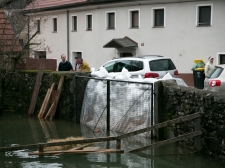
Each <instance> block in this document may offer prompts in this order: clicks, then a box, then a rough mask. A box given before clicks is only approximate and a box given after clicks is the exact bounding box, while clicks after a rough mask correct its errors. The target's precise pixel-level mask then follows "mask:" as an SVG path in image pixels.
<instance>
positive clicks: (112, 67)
mask: <svg viewBox="0 0 225 168" xmlns="http://www.w3.org/2000/svg"><path fill="white" fill-rule="evenodd" d="M114 65H115V62H110V63H108V64H106V65H104V68H105V69H106V70H107V71H108V72H114V71H113V69H114Z"/></svg>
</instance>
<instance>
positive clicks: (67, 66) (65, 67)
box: [58, 61, 73, 71]
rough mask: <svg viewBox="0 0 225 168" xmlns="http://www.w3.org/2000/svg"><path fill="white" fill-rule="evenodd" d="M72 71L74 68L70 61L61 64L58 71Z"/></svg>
mask: <svg viewBox="0 0 225 168" xmlns="http://www.w3.org/2000/svg"><path fill="white" fill-rule="evenodd" d="M70 70H73V66H72V65H71V63H70V62H69V61H66V62H64V63H63V62H60V63H59V67H58V71H70Z"/></svg>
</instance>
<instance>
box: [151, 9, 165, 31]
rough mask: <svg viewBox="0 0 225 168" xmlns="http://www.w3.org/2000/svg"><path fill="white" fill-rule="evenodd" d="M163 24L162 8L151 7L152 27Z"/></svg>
mask: <svg viewBox="0 0 225 168" xmlns="http://www.w3.org/2000/svg"><path fill="white" fill-rule="evenodd" d="M162 26H164V8H163V9H162V8H161V9H153V27H162Z"/></svg>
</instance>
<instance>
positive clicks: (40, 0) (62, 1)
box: [25, 0, 87, 10]
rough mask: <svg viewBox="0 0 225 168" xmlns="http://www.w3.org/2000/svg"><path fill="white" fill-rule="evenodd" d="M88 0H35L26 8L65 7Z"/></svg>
mask: <svg viewBox="0 0 225 168" xmlns="http://www.w3.org/2000/svg"><path fill="white" fill-rule="evenodd" d="M86 1H87V0H34V1H33V2H32V3H30V4H29V5H28V6H27V7H26V8H25V10H37V9H42V10H43V9H46V8H48V9H49V8H55V7H63V6H67V5H74V4H78V3H82V2H86Z"/></svg>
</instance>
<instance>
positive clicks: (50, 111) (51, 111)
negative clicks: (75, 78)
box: [45, 76, 64, 120]
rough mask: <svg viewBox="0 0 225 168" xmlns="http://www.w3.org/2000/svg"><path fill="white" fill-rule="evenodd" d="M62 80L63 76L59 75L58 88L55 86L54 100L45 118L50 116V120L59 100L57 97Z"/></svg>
mask: <svg viewBox="0 0 225 168" xmlns="http://www.w3.org/2000/svg"><path fill="white" fill-rule="evenodd" d="M63 82H64V76H61V77H60V80H59V85H58V88H57V94H56V98H55V101H54V102H53V103H52V105H51V107H50V109H49V111H48V113H47V115H46V117H45V119H47V118H50V119H51V120H52V118H53V117H54V116H55V112H56V109H57V106H58V102H59V98H60V95H61V91H62V86H63Z"/></svg>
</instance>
